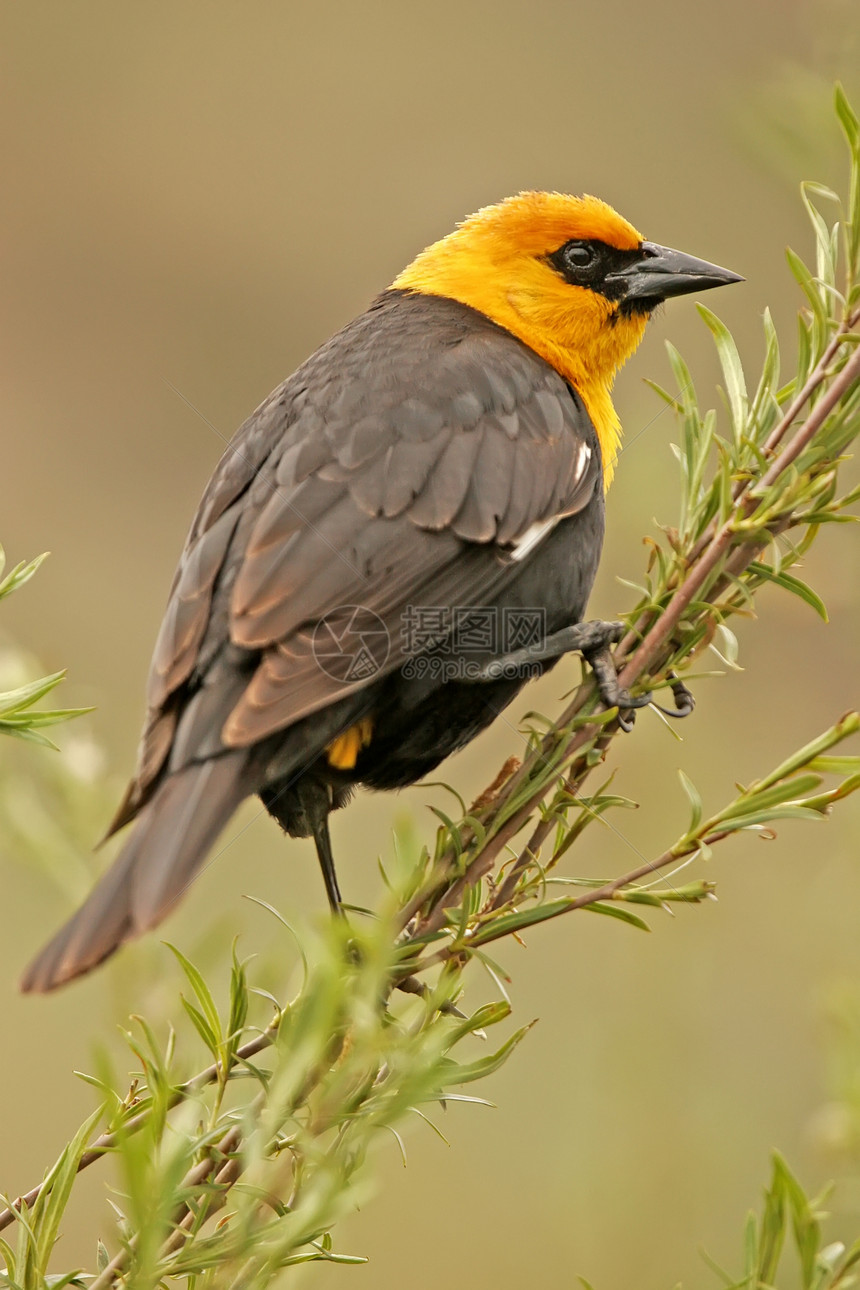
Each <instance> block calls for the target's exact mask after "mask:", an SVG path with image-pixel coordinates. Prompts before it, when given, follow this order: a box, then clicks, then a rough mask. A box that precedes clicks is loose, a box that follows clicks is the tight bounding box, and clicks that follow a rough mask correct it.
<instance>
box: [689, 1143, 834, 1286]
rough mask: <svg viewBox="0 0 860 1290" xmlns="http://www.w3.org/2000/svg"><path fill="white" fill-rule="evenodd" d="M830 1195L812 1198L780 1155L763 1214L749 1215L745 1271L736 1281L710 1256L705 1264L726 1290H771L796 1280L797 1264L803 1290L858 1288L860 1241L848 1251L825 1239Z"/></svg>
mask: <svg viewBox="0 0 860 1290" xmlns="http://www.w3.org/2000/svg"><path fill="white" fill-rule="evenodd" d="M825 1200H826V1193H825V1194H822V1195H820V1196H816V1197H814V1198H812V1199H810V1197H808V1196H807V1195H806V1193H805V1192H804V1190H803V1188H802V1187H801V1185H800V1183H799V1182H798V1181H797V1179H796V1178H795V1176H794V1174H793V1173H792V1172H791V1170H790V1169H789V1167H788V1165H787V1164H786V1163H785V1161H784V1160H783V1158H782V1157H781V1156H780V1155H779V1153H778V1152H775V1153H774V1156H773V1169H772V1174H771V1181H770V1186H769V1187H768V1188H767V1189H766V1190H765V1194H764V1204H763V1206H762V1211H761V1215H760V1216H759V1217H758V1218H757V1217H756V1215H755V1214H752V1213H750V1214H749V1215H748V1216H747V1221H746V1226H745V1228H744V1240H743V1245H744V1271H743V1274H742V1275H741V1276H739V1277H735V1276H732V1275H731V1274H730V1273H728V1272H726V1271H725V1269H723V1268H721V1267H720V1265H719V1264H718V1263H717V1262H716V1261H715V1260H714V1259H712V1258H710V1257H709V1256H708V1255H707V1254H705V1255H703V1257H704V1259H705V1262H706V1263H707V1264H708V1266H709V1267H710V1268H711V1270H712V1271H713V1272H714V1273H715V1275H716V1276H717V1278H718V1279H719V1282H720V1284H721V1285H723V1286H725V1287H726V1290H772V1288H773V1287H776V1286H777V1284H778V1282H777V1278H778V1277H782V1276H784V1275H792V1272H793V1271H794V1270H792V1271H789V1269H788V1267H787V1265H788V1264H789V1263H790V1262H791V1261H792V1260H791V1259H790V1258H789V1257H788V1251H789V1249H790V1248H791V1247H793V1255H794V1259H793V1262H794V1263H795V1264H796V1273H795V1275H796V1274H799V1277H800V1280H799V1282H793V1284H799V1285H800V1286H801V1287H802V1290H849V1287H850V1286H856V1285H858V1284H860V1241H855V1242H854V1244H853V1245H852V1246H851V1247H850V1248H848V1249H846V1247H845V1245H843V1243H842V1242H841V1241H829V1242H827V1241H826V1240H825V1237H824V1235H823V1233H822V1222H823V1221H824V1219H826V1217H827V1215H826V1214H825V1213H824V1212H823V1211H822V1208H821V1207H822V1205H823V1203H824V1201H825Z"/></svg>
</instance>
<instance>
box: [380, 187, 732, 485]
mask: <svg viewBox="0 0 860 1290" xmlns="http://www.w3.org/2000/svg"><path fill="white" fill-rule="evenodd" d="M736 281H739V278H738V275H737V274H735V273H730V272H729V271H728V270H726V269H719V268H717V266H716V265H712V264H708V263H706V262H705V261H703V260H696V259H694V258H693V257H692V256H688V255H684V254H682V253H681V252H678V251H670V250H669V249H668V248H667V247H661V246H656V245H655V244H654V243H650V242H644V241H643V239H642V235H641V234H640V233H639V232H638V231H637V230H636V229H635V228H634V227H633V225H632V224H628V222H627V220H625V219H623V218H622V217H621V216H620V215H619V214H618V213H617V212H616V211H614V210H613V209H612V207H611V206H608V205H607V204H606V202H602V201H599V200H598V198H596V197H587V196H586V197H570V196H567V195H566V194H564V193H540V192H526V193H519V194H518V195H517V196H516V197H509V198H508V199H507V200H506V201H503V202H500V203H499V204H498V205H496V206H485V207H484V208H483V209H482V210H479V211H478V212H477V213H476V214H475V215H471V216H470V217H469V218H468V219H467V220H465V221H464V222H463V223H462V224H461V225H459V227H458V228H456V229H455V230H454V232H453V233H449V234H448V236H447V237H445V238H443V239H442V240H441V241H440V242H434V243H433V245H432V246H428V247H427V249H426V250H424V251H422V252H421V254H420V255H419V256H418V257H417V258H416V259H415V260H413V262H412V263H411V264H410V265H409V266H408V267H407V268H406V269H404V271H403V272H402V273H401V274H400V275H399V276H398V277H397V278H396V279H395V280H394V282H393V283H392V286H393V287H395V288H399V289H403V290H409V291H417V292H421V293H423V294H425V295H435V296H446V297H448V298H450V299H453V300H459V301H460V302H461V303H462V304H465V305H470V306H471V307H472V308H473V309H477V310H479V311H480V312H481V313H482V314H485V315H486V316H487V317H488V318H492V319H493V321H494V322H496V323H498V324H499V325H500V326H501V327H504V328H505V329H506V330H507V331H510V332H512V333H513V334H514V335H515V336H518V337H519V339H520V340H522V341H524V342H525V344H526V345H528V346H529V348H531V349H533V350H534V351H535V352H536V353H538V354H540V355H541V357H542V358H545V359H546V360H547V362H548V363H550V364H551V365H552V366H553V367H554V368H555V370H556V371H557V372H559V373H560V375H561V376H563V377H564V378H565V380H567V381H569V382H570V383H571V385H573V386H575V387H576V389H577V390H578V391H579V393H580V394H581V395H582V398H583V400H584V401H585V405H586V407H587V408H588V411H589V415H590V416H591V419H592V421H593V422H594V426H595V429H596V431H597V434H598V437H599V439H600V445H601V449H602V453H603V461H604V474H605V480H606V483H607V484H608V483H609V480H610V479H611V477H612V472H613V469H614V463H615V458H616V455H617V453H618V446H619V442H620V433H621V432H620V426H619V422H618V417H617V415H616V413H615V409H614V408H613V406H612V400H611V398H610V391H611V389H612V382H613V380H614V378H615V373H616V372H617V371H618V369H619V367H621V365H622V363H624V362H625V361H626V360H627V359H628V358H629V357H630V355H631V354H632V353H633V351H634V350H635V349H636V346H637V345H638V344H639V342H640V340H641V339H642V334H643V332H644V330H645V324H646V322H647V320H648V316H649V314H650V312H651V310H652V309H654V308H655V306H656V305H658V304H660V303H661V302H662V301H663V300H665V298H666V297H667V296H670V295H680V294H682V293H683V292H686V291H695V290H699V289H704V288H706V287H712V286H718V285H720V284H721V283H724V282H736Z"/></svg>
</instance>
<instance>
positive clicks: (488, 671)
mask: <svg viewBox="0 0 860 1290" xmlns="http://www.w3.org/2000/svg"><path fill="white" fill-rule="evenodd" d="M626 630H627V629H626V627H625V626H624V624H623V623H609V622H602V621H601V620H599V619H596V620H594V621H593V622H589V623H574V624H573V626H571V627H563V628H562V629H561V631H559V632H553V634H552V635H551V636H547V637H546V638H545V640H544V641H542V643H541V644H540V645H536V646H534V647H532V648H528V649H519V650H514V651H513V652H512V653H510V654H503V655H502V657H501V658H496V659H493V660H492V662H490V663H487V664H486V665H485V666H484V668H483V669H482V671H481V674H480V676H479V678H478V679H479V680H486V681H496V680H501V679H502V678H504V677H510V676H515V675H516V674H517V672H520V671H522V670H523V669H524V668H526V667H528V666H529V664H532V663H535V662H554V661H555V660H556V659H558V658H561V656H562V655H563V654H570V653H572V652H573V651H578V652H579V653H580V654H582V656H583V657H584V658H585V659H586V661H587V662H588V664H589V665H590V667H591V670H592V671H593V672H594V679H595V681H596V682H597V689H598V692H599V694H600V697H601V699H602V701H603V702H604V703H605V705H606V706H607V708H618V710H619V713H620V714H626V713H632V712H633V711H634V709H636V708H643V707H645V706H646V704H648V703H650V702H651V695H650V693H648V694H641V695H638V696H637V697H636V698H634V697H633V696H632V695H631V694H630V693H629V692H628V691H627V690H625V689H623V688H622V687H621V686H620V685H619V684H618V672H617V670H616V667H615V660H614V659H613V657H612V651H611V649H610V648H609V647H610V645H615V644H617V643H618V641H620V640H621V637H622V636H623V635H624V633H625V631H626ZM619 722H620V724H621V727H622V729H624V730H630V729H632V725H633V723H632V720H631V719H630V717H628V716H625V715H619Z"/></svg>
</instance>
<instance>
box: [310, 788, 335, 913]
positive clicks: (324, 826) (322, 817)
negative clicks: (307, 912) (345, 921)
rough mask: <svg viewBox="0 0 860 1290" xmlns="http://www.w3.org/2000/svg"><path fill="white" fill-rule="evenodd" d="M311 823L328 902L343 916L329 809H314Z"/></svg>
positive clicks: (333, 910) (333, 909) (332, 908)
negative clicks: (330, 832) (332, 847)
mask: <svg viewBox="0 0 860 1290" xmlns="http://www.w3.org/2000/svg"><path fill="white" fill-rule="evenodd" d="M309 823H310V826H311V831H312V833H313V839H314V846H315V847H316V849H317V859H318V860H319V862H320V868H321V869H322V876H323V882H324V883H325V891H326V895H327V896H328V903H329V905H330V906H331V912H332V913H333V914H336V915H338V917H343V901H342V900H341V895H340V888H339V887H338V885H337V873H336V872H335V867H334V855H333V854H332V849H331V835H330V834H329V831H328V811H314V812H313V817H312V818H311V819H310V820H309Z"/></svg>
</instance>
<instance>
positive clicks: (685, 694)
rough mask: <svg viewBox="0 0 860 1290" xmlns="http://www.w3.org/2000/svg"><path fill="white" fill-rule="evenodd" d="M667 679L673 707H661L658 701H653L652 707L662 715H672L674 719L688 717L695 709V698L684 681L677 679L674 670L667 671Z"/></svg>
mask: <svg viewBox="0 0 860 1290" xmlns="http://www.w3.org/2000/svg"><path fill="white" fill-rule="evenodd" d="M669 679H670V688H671V690H672V697H673V699H674V700H675V707H674V709H671V708H663V707H661V706H660V704H659V703H655V704H654V707H655V708H656V709H657V711H658V712H662V713H663V716H664V717H674V718H675V719H676V720H677V719H679V718H680V717H689V716H690V714H691V712H693V710H694V709H695V706H696V700H695V699H694V697H693V695H692V693H691V691H690V690H688V689H687V687H686V685H685V684H684V682H683V681H679V680H678V678H677V677H676V676H675V674H674V672H670V673H669Z"/></svg>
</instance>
